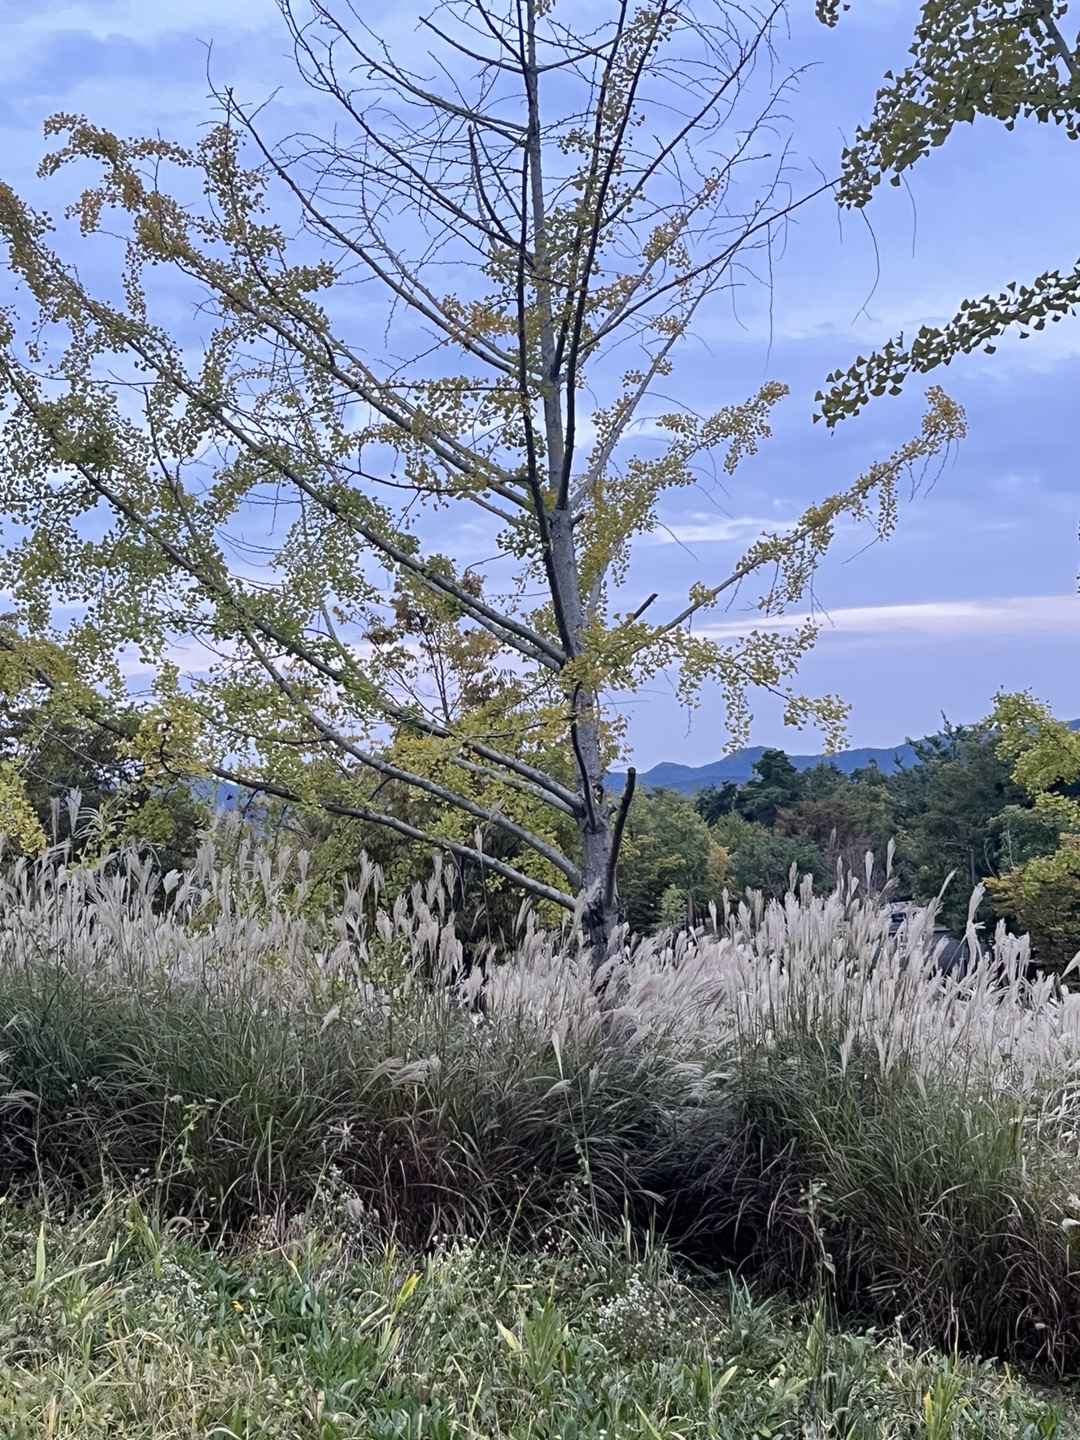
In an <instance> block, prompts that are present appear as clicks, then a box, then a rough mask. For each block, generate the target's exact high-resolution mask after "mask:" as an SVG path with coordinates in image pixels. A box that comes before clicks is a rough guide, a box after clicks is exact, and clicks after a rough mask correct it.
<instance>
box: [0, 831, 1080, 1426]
mask: <svg viewBox="0 0 1080 1440" xmlns="http://www.w3.org/2000/svg"><path fill="white" fill-rule="evenodd" d="M304 875H305V866H304V860H303V857H302V856H301V857H297V856H291V855H289V854H287V853H278V854H276V855H274V856H270V855H268V854H265V853H263V852H261V851H260V850H259V849H258V848H257V847H255V846H252V845H248V844H246V843H241V842H237V843H236V844H235V845H232V846H231V847H228V846H227V847H225V848H223V849H220V850H218V851H215V849H214V847H213V845H209V844H208V845H207V846H206V847H204V849H203V851H202V853H201V855H200V857H199V860H198V862H197V864H196V865H195V866H193V868H192V869H191V870H189V871H187V872H184V873H179V872H174V873H172V874H170V875H168V876H162V875H161V874H160V873H159V872H158V871H156V870H155V869H154V867H153V865H152V864H151V863H149V862H148V861H147V860H146V859H145V858H140V856H139V855H138V854H136V853H135V852H133V851H121V852H118V853H114V854H108V855H103V856H102V857H101V858H100V859H99V860H98V861H97V862H96V863H95V864H92V865H91V864H86V863H83V864H76V863H74V861H73V860H72V859H71V857H70V855H69V854H68V853H67V852H65V851H64V850H63V848H62V847H61V848H60V849H56V850H53V851H52V852H50V853H49V854H47V855H46V856H45V857H43V858H42V859H41V860H39V861H34V862H31V861H26V860H22V859H19V860H11V861H9V862H8V864H7V865H6V868H5V874H4V878H3V880H2V881H0V1053H2V1058H0V1076H2V1080H0V1194H2V1195H3V1203H2V1204H0V1274H2V1277H3V1289H2V1292H0V1294H2V1298H0V1431H2V1433H3V1434H5V1435H10V1436H12V1437H16V1436H25V1437H27V1440H28V1437H31V1436H34V1437H37V1436H39V1435H49V1436H54V1435H55V1436H70V1437H96V1436H99V1435H100V1436H105V1435H115V1434H118V1433H123V1434H124V1435H126V1436H127V1435H132V1436H147V1437H151V1436H153V1437H165V1436H170V1437H172V1436H185V1437H187V1436H191V1437H194V1436H207V1437H214V1440H226V1437H234V1436H236V1437H239V1436H243V1437H255V1436H263V1435H267V1436H270V1435H276V1436H288V1437H294V1436H295V1437H305V1440H306V1437H308V1436H311V1437H319V1440H332V1437H333V1440H336V1437H345V1436H357V1437H359V1436H365V1437H367V1436H372V1437H375V1436H384V1435H385V1436H395V1437H397V1436H401V1437H417V1440H419V1437H421V1436H433V1437H436V1436H438V1437H442V1436H447V1437H449V1436H455V1437H456V1436H461V1437H466V1436H468V1437H481V1436H485V1437H493V1440H494V1437H506V1440H511V1437H512V1440H524V1437H530V1440H531V1437H535V1440H555V1437H562V1440H577V1437H579V1436H589V1437H595V1440H600V1437H602V1436H603V1437H610V1440H614V1437H616V1436H634V1437H637V1436H642V1437H657V1436H664V1437H672V1440H675V1437H682V1436H686V1437H689V1436H699V1435H700V1436H707V1435H708V1436H712V1435H717V1436H727V1435H731V1436H740V1437H741V1436H749V1435H761V1436H781V1435H785V1436H786V1435H792V1436H837V1437H845V1440H861V1437H863V1436H865V1437H870V1436H874V1437H879V1436H897V1437H901V1436H903V1437H907V1436H911V1437H915V1436H919V1437H922V1436H927V1437H930V1436H932V1437H935V1440H944V1437H951V1436H964V1437H967V1436H971V1437H976V1436H978V1437H983V1436H986V1437H996V1436H1017V1437H1020V1436H1024V1437H1028V1436H1030V1437H1038V1436H1051V1435H1054V1434H1061V1435H1067V1434H1073V1433H1080V1426H1078V1425H1077V1423H1076V1420H1075V1418H1074V1417H1073V1414H1072V1410H1071V1408H1070V1400H1071V1395H1072V1386H1071V1377H1072V1376H1073V1375H1074V1373H1075V1372H1076V1370H1077V1369H1080V1365H1078V1363H1077V1357H1078V1356H1080V1283H1078V1277H1077V1275H1076V1248H1077V1244H1078V1243H1080V1242H1077V1240H1076V1234H1077V1231H1078V1230H1080V1198H1078V1196H1080V1148H1078V1133H1077V1124H1076V1083H1077V1074H1078V1070H1077V1063H1078V1059H1080V997H1078V996H1076V995H1074V994H1072V993H1071V992H1070V989H1069V983H1068V978H1067V977H1066V979H1065V981H1064V982H1061V981H1059V980H1056V979H1052V978H1043V977H1039V976H1036V977H1035V978H1030V977H1029V975H1028V963H1027V961H1028V957H1027V952H1026V946H1025V944H1024V942H1022V941H1018V940H1016V939H1014V938H1012V937H1009V936H1007V935H1006V934H1005V933H1004V932H1001V933H999V934H998V935H997V937H996V939H995V941H994V944H993V945H992V946H991V947H989V949H988V953H987V954H986V955H985V956H984V957H983V958H982V959H981V960H979V961H978V962H977V963H974V964H973V965H972V966H971V968H970V969H969V970H968V973H967V974H966V975H953V976H949V977H946V976H943V975H941V974H939V973H938V972H937V970H936V968H935V965H934V960H933V953H932V947H933V915H932V914H931V913H930V912H929V911H921V912H915V913H913V914H912V915H911V916H910V918H909V919H908V921H907V922H906V924H905V925H904V927H903V928H902V929H901V931H900V932H899V934H897V935H893V936H890V933H889V915H888V910H887V908H885V907H883V906H882V905H881V904H880V903H879V901H878V900H876V899H875V898H874V897H871V896H867V895H866V894H865V887H864V886H863V885H862V884H860V882H859V881H858V880H857V879H856V878H855V877H848V878H847V879H846V880H845V881H844V883H843V884H841V886H840V887H839V888H838V889H837V890H836V891H835V892H834V893H832V894H830V895H829V896H827V897H824V898H823V897H819V896H816V895H815V894H814V893H813V891H812V889H811V888H810V887H809V886H803V887H802V888H801V889H799V890H798V891H796V892H793V893H791V894H789V895H788V896H787V898H786V900H785V901H784V902H783V903H779V902H773V903H770V904H765V903H764V902H761V901H759V900H756V899H755V898H754V897H752V896H751V897H750V898H748V899H746V900H744V901H743V902H741V903H731V904H728V905H727V906H725V907H724V908H722V909H721V911H720V912H719V913H714V914H713V915H712V916H711V917H710V921H709V923H708V924H707V925H706V926H705V927H704V928H703V929H702V930H701V931H700V932H699V933H698V934H696V935H695V936H688V935H681V936H678V937H675V938H674V939H673V940H670V941H668V942H662V941H660V940H643V941H639V942H634V943H632V944H630V945H629V946H628V947H627V951H626V954H625V956H624V957H623V958H622V959H621V961H620V963H619V964H618V966H616V967H614V968H613V972H612V974H611V977H610V981H609V985H608V989H607V995H608V999H607V1001H606V1003H605V1004H604V1005H601V1004H600V1003H598V1001H597V998H596V992H595V989H594V987H593V985H592V983H591V978H590V973H589V965H588V958H587V956H586V955H585V954H584V953H583V951H582V949H581V946H580V944H579V942H578V941H577V940H576V938H575V936H574V933H573V931H572V927H566V928H564V929H563V930H562V931H559V932H553V931H550V930H548V929H545V928H543V927H541V926H540V925H539V924H537V923H535V922H534V920H533V919H532V918H531V917H530V916H529V915H528V914H527V913H526V914H523V915H522V917H521V921H520V924H519V933H518V936H517V940H516V944H515V947H514V949H513V953H511V954H508V955H504V956H502V957H500V958H499V959H498V961H497V962H496V960H495V958H494V957H493V958H492V959H491V961H490V963H488V964H487V965H486V967H480V966H475V965H474V966H473V967H472V968H471V969H470V968H469V967H468V966H467V965H466V964H465V960H464V957H463V955H462V951H461V946H460V944H459V942H458V940H457V939H456V937H455V933H454V925H453V917H452V915H451V914H450V910H449V900H448V890H449V887H448V886H447V885H446V884H445V883H444V879H443V877H442V875H441V873H440V872H439V871H438V869H436V870H435V872H434V873H433V876H432V878H431V880H430V882H429V883H427V884H426V885H420V886H416V887H414V889H413V891H412V893H411V894H407V895H398V896H396V897H394V898H393V899H392V900H391V899H390V898H389V897H386V896H384V895H383V893H382V890H381V877H380V875H379V873H378V871H377V869H376V868H375V867H374V866H372V865H370V864H363V865H361V867H360V869H359V872H358V874H357V876H356V877H355V883H354V884H352V885H351V886H350V887H349V888H348V889H347V890H346V893H345V894H344V897H343V899H342V903H341V904H340V906H339V907H338V908H337V909H336V911H334V912H332V913H328V912H326V911H325V910H324V909H322V908H321V907H319V906H318V905H315V904H314V903H312V896H311V894H310V893H309V891H308V888H307V885H306V881H305V878H304ZM485 970H486V974H485ZM1024 1377H1027V1378H1024ZM1051 1381H1053V1384H1051V1383H1050V1382H1051ZM1048 1386H1049V1388H1047V1387H1048Z"/></svg>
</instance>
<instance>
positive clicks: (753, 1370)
mask: <svg viewBox="0 0 1080 1440" xmlns="http://www.w3.org/2000/svg"><path fill="white" fill-rule="evenodd" d="M340 1199H341V1195H340V1191H339V1189H338V1188H337V1187H336V1185H335V1184H332V1185H331V1186H330V1189H329V1192H328V1193H327V1194H326V1195H325V1196H323V1195H321V1194H320V1196H319V1197H318V1201H317V1204H316V1207H315V1208H316V1210H319V1211H320V1213H319V1216H318V1218H311V1217H309V1218H308V1219H305V1220H303V1221H300V1220H298V1221H297V1222H295V1223H294V1225H293V1226H292V1228H291V1229H290V1231H289V1233H288V1234H282V1235H277V1236H270V1235H269V1234H267V1233H263V1234H261V1235H256V1234H254V1233H252V1234H251V1235H249V1236H248V1237H247V1240H246V1243H244V1244H243V1245H238V1244H235V1243H234V1244H233V1245H231V1246H229V1247H223V1246H221V1245H217V1246H210V1247H208V1246H206V1245H205V1244H198V1243H196V1237H194V1236H193V1235H192V1233H191V1232H190V1230H189V1229H188V1228H187V1227H185V1226H182V1225H178V1224H176V1223H175V1222H173V1223H166V1222H163V1221H162V1220H161V1219H160V1217H157V1216H156V1215H155V1213H154V1211H153V1210H152V1209H149V1208H147V1205H146V1203H145V1202H144V1199H143V1198H142V1197H139V1196H137V1195H128V1196H123V1195H120V1194H119V1193H116V1194H112V1195H109V1196H107V1197H106V1198H105V1200H104V1201H103V1202H102V1203H99V1204H97V1205H96V1206H94V1207H85V1208H83V1209H82V1210H80V1211H79V1212H75V1213H72V1214H70V1215H69V1216H67V1217H63V1216H61V1215H60V1214H58V1213H56V1212H55V1211H53V1210H50V1209H45V1210H42V1209H41V1208H33V1207H27V1208H23V1209H13V1208H12V1207H11V1206H10V1205H8V1206H5V1207H3V1208H2V1209H0V1277H2V1280H3V1284H2V1287H0V1431H2V1433H3V1434H4V1435H5V1436H9V1437H11V1440H30V1437H31V1436H32V1437H35V1440H36V1437H38V1436H45V1435H48V1436H50V1437H56V1440H67V1437H70V1440H99V1437H101V1440H104V1437H110V1440H111V1437H113V1436H116V1435H118V1434H123V1435H124V1436H125V1437H129V1440H159V1437H163V1436H168V1437H170V1440H187V1437H190V1440H195V1437H199V1440H256V1437H258V1440H262V1437H271V1436H273V1437H278V1440H347V1437H357V1440H359V1437H363V1440H373V1437H374V1440H383V1437H385V1440H420V1437H433V1440H442V1437H446V1440H450V1437H455V1440H456V1437H461V1440H465V1437H469V1440H474V1437H475V1440H480V1437H484V1440H586V1437H587V1440H608V1437H614V1436H619V1437H627V1440H630V1437H633V1440H637V1437H640V1440H656V1437H663V1440H677V1437H680V1440H691V1437H702V1440H704V1437H721V1440H722V1437H731V1440H746V1437H749V1436H755V1435H756V1436H770V1435H771V1436H800V1437H805V1436H811V1435H812V1436H820V1437H823V1440H824V1437H837V1440H840V1437H843V1440H892V1437H896V1440H922V1437H927V1440H943V1437H946V1436H949V1437H957V1440H1051V1437H1054V1436H1057V1435H1060V1436H1063V1437H1064V1436H1067V1435H1070V1434H1072V1433H1075V1432H1074V1431H1072V1430H1070V1428H1069V1422H1068V1421H1067V1418H1066V1417H1065V1416H1064V1415H1063V1414H1062V1413H1061V1412H1060V1411H1058V1410H1056V1409H1055V1408H1054V1407H1052V1406H1050V1405H1048V1404H1046V1403H1044V1402H1041V1401H1038V1400H1036V1399H1035V1398H1034V1397H1033V1396H1032V1395H1031V1393H1030V1392H1029V1391H1028V1390H1026V1388H1025V1387H1024V1386H1023V1385H1022V1384H1020V1383H1019V1382H1017V1381H1016V1380H1014V1379H1013V1378H1012V1377H1011V1376H1009V1375H1008V1373H1007V1372H1003V1371H998V1370H995V1369H994V1368H993V1367H991V1366H989V1365H986V1364H976V1363H973V1362H968V1361H964V1360H961V1359H958V1358H956V1357H946V1356H941V1355H935V1354H929V1353H920V1352H918V1351H916V1350H914V1349H912V1348H911V1346H910V1345H908V1344H906V1343H905V1342H904V1341H903V1340H901V1339H900V1338H899V1337H898V1336H897V1335H895V1334H876V1333H874V1332H872V1331H865V1332H863V1333H858V1334H842V1333H839V1332H837V1331H835V1330H834V1329H833V1328H832V1327H830V1326H829V1325H828V1324H826V1321H825V1318H824V1311H823V1309H822V1308H821V1307H818V1308H817V1309H816V1310H814V1309H811V1310H804V1309H800V1308H797V1307H791V1306H782V1305H780V1304H778V1303H776V1302H769V1301H764V1302H763V1301H759V1300H757V1299H755V1298H754V1297H753V1296H752V1294H751V1293H750V1292H749V1291H748V1290H747V1289H746V1288H745V1287H744V1286H742V1285H740V1284H737V1283H735V1284H725V1285H723V1286H722V1287H720V1288H717V1289H703V1288H702V1287H701V1286H700V1285H699V1286H696V1287H694V1288H691V1287H690V1286H689V1285H688V1284H687V1283H686V1282H685V1280H684V1279H683V1278H682V1277H681V1276H680V1275H679V1273H678V1272H677V1271H676V1270H675V1268H674V1267H673V1266H672V1264H671V1262H670V1259H669V1257H668V1256H667V1254H666V1252H664V1251H663V1250H662V1249H656V1248H652V1249H646V1250H641V1249H639V1248H637V1247H635V1245H634V1244H633V1242H632V1241H630V1240H628V1239H627V1240H624V1241H623V1242H621V1243H618V1242H615V1241H611V1240H608V1241H604V1240H600V1239H598V1238H597V1237H596V1236H595V1235H592V1236H590V1234H589V1232H588V1230H587V1229H583V1230H582V1231H581V1232H580V1233H579V1234H577V1235H572V1234H571V1233H570V1232H569V1231H567V1230H565V1229H564V1230H562V1231H561V1233H560V1235H559V1236H558V1238H557V1239H556V1240H555V1242H554V1243H548V1244H546V1245H544V1244H543V1243H542V1237H537V1241H536V1245H535V1246H534V1247H533V1248H532V1249H531V1250H529V1251H524V1252H523V1251H515V1250H512V1249H509V1248H507V1247H506V1246H503V1245H498V1244H495V1243H493V1242H492V1241H491V1240H490V1239H483V1238H480V1239H469V1238H467V1237H465V1236H457V1237H453V1238H451V1237H445V1238H439V1239H438V1240H436V1241H435V1242H434V1243H433V1244H432V1245H431V1246H430V1247H429V1248H428V1250H427V1251H426V1252H425V1253H410V1252H406V1251H404V1250H397V1249H394V1248H393V1247H387V1246H385V1245H381V1246H370V1247H369V1246H367V1245H364V1244H358V1243H356V1237H355V1233H354V1231H352V1230H351V1229H350V1228H349V1225H348V1224H346V1225H345V1226H342V1225H341V1224H340V1223H335V1221H334V1217H335V1215H336V1216H337V1218H338V1221H340V1219H341V1217H342V1215H343V1213H344V1212H343V1211H342V1210H341V1207H340V1204H339V1201H340ZM320 1207H321V1209H320Z"/></svg>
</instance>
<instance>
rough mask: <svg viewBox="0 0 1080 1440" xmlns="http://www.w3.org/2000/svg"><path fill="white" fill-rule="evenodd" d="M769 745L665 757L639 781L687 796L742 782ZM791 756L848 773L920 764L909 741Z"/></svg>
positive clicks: (614, 780)
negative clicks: (716, 756) (708, 756)
mask: <svg viewBox="0 0 1080 1440" xmlns="http://www.w3.org/2000/svg"><path fill="white" fill-rule="evenodd" d="M765 748H766V747H765V746H764V745H748V746H747V747H746V748H745V749H742V750H736V751H735V753H734V754H733V755H725V756H724V757H723V758H722V759H720V760H713V761H712V762H711V763H710V764H708V765H698V766H693V765H679V764H676V763H675V762H674V761H671V760H663V761H661V762H660V764H659V765H654V766H653V768H652V769H651V770H646V771H644V772H643V773H641V774H639V775H638V784H639V785H647V786H649V787H650V788H652V789H654V790H659V789H664V790H680V791H682V793H683V794H684V795H694V794H696V793H697V791H699V790H704V789H705V787H706V785H722V784H723V783H724V781H725V780H731V781H734V783H735V784H736V785H742V784H743V783H744V782H745V781H747V780H749V779H750V778H751V776H752V775H753V772H754V763H755V761H757V760H760V759H761V756H762V754H763V753H764V751H765ZM790 758H791V763H792V764H793V765H794V766H795V768H796V770H810V769H812V768H813V767H814V766H815V765H821V764H823V763H831V764H833V765H835V766H836V768H837V769H838V770H842V771H843V772H844V773H845V774H850V772H851V771H852V770H859V769H861V768H862V766H864V765H870V764H876V765H877V767H878V769H879V770H882V771H884V773H885V774H886V775H891V774H892V773H893V771H894V770H899V769H900V768H901V767H902V766H905V765H913V764H916V763H917V762H916V760H915V751H914V749H913V748H912V746H911V745H908V744H903V745H895V746H893V747H892V748H891V749H887V750H875V749H873V748H870V747H863V748H862V749H861V750H842V751H841V752H840V753H839V754H838V755H831V756H830V755H792V756H791V757H790ZM625 784H626V776H625V774H623V773H622V772H619V773H617V774H612V775H609V776H608V786H609V788H610V789H611V790H613V791H614V792H615V793H616V794H618V793H620V792H621V791H622V789H623V786H624V785H625Z"/></svg>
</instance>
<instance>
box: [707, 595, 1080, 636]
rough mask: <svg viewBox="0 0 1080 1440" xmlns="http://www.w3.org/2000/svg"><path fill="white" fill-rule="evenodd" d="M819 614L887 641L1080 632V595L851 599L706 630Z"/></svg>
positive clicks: (774, 624) (781, 625) (836, 629)
mask: <svg viewBox="0 0 1080 1440" xmlns="http://www.w3.org/2000/svg"><path fill="white" fill-rule="evenodd" d="M811 618H813V619H816V620H817V622H818V623H819V624H820V625H821V628H822V634H823V635H826V634H830V633H832V634H839V635H858V636H867V635H872V636H874V637H876V638H877V639H878V640H880V641H881V642H882V643H883V644H888V643H889V642H890V641H901V642H902V641H905V640H910V639H913V638H926V639H929V640H959V639H964V638H966V637H971V638H973V639H974V638H981V639H987V638H989V637H992V636H1002V635H1014V636H1015V635H1020V636H1022V635H1051V634H1066V635H1070V636H1074V635H1076V634H1078V633H1080V595H1011V596H1003V597H1000V598H996V599H981V600H927V601H921V602H917V603H914V604H908V605H851V606H846V607H843V608H840V609H836V610H830V611H819V612H817V614H816V615H815V616H813V617H812V616H811V615H810V614H809V613H808V612H802V613H801V614H797V615H785V616H782V617H780V618H778V619H773V620H765V619H762V618H761V617H760V616H759V615H757V614H754V615H747V616H746V617H745V618H744V619H742V620H724V621H716V622H713V623H711V624H709V625H707V626H705V627H703V628H704V633H705V634H707V635H710V636H712V637H713V638H715V639H723V638H726V637H728V636H735V635H744V634H746V632H747V630H749V629H751V628H755V627H756V628H759V629H776V630H789V629H795V628H796V627H797V626H799V625H804V624H805V623H806V622H807V620H809V619H811Z"/></svg>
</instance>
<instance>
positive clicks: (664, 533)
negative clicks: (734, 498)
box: [642, 515, 796, 545]
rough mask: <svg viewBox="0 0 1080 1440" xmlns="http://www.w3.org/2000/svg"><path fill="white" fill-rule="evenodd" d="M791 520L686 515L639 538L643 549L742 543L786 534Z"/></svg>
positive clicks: (753, 516) (750, 516) (759, 516)
mask: <svg viewBox="0 0 1080 1440" xmlns="http://www.w3.org/2000/svg"><path fill="white" fill-rule="evenodd" d="M795 523H796V522H795V521H794V520H778V519H777V518H776V517H775V516H771V517H770V516H762V515H689V516H687V517H686V519H684V520H676V521H673V522H672V523H671V524H670V525H661V526H659V527H658V528H657V529H656V530H654V531H652V532H651V533H650V534H649V535H646V536H645V537H644V538H643V541H642V543H643V544H645V545H708V544H712V543H721V542H724V541H730V540H739V541H746V540H750V539H753V538H755V537H756V536H758V535H760V534H762V533H763V532H765V531H768V532H769V533H770V534H771V533H774V532H776V531H784V530H790V529H791V528H792V526H793V525H794V524H795Z"/></svg>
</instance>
